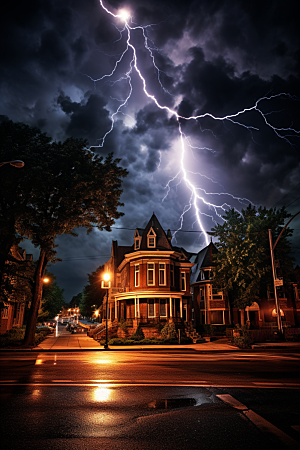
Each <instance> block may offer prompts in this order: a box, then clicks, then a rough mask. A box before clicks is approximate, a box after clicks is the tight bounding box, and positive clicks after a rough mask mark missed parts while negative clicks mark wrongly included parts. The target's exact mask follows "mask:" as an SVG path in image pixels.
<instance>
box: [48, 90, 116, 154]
mask: <svg viewBox="0 0 300 450" xmlns="http://www.w3.org/2000/svg"><path fill="white" fill-rule="evenodd" d="M86 97H87V98H86V99H84V101H82V102H81V103H78V102H72V100H71V99H70V97H69V96H65V95H63V94H60V95H59V97H58V99H57V103H58V104H59V105H60V106H61V109H62V111H64V112H65V113H66V114H67V115H68V116H69V117H70V121H69V123H68V125H67V126H66V130H65V131H66V134H67V135H68V136H73V137H78V138H84V139H88V140H89V142H90V145H91V144H96V143H97V140H98V139H99V138H101V136H103V135H104V134H105V132H106V130H107V129H109V128H110V124H111V122H110V119H109V111H108V110H107V109H105V106H106V102H105V100H104V99H103V98H102V97H100V96H99V95H96V94H91V95H87V96H86Z"/></svg>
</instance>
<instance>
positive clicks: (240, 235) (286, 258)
mask: <svg viewBox="0 0 300 450" xmlns="http://www.w3.org/2000/svg"><path fill="white" fill-rule="evenodd" d="M288 217H290V214H288V213H287V211H286V210H285V208H284V207H282V208H281V209H278V210H277V209H276V208H274V209H273V208H271V209H269V210H268V209H266V208H265V207H259V208H258V209H256V207H255V206H251V205H249V206H248V208H247V209H246V210H242V211H241V213H239V212H237V211H236V210H234V209H230V210H229V211H227V212H226V213H225V215H224V217H223V218H224V220H225V222H224V224H223V225H216V226H215V227H214V228H212V231H211V232H210V233H209V234H210V235H212V236H214V237H215V238H217V239H218V241H217V242H216V243H215V245H216V247H217V248H218V250H219V251H218V253H217V254H216V256H215V258H214V264H215V268H214V278H213V279H214V286H215V287H216V288H217V289H219V290H223V291H225V292H228V295H229V300H230V303H231V305H233V306H236V307H237V308H239V309H244V308H245V307H246V306H250V305H251V304H252V303H253V302H254V301H255V300H257V299H258V298H259V297H260V296H262V295H265V293H266V290H267V286H268V285H270V284H271V283H272V268H271V257H270V245H269V236H268V230H269V229H271V230H272V233H273V235H274V236H278V235H279V233H280V231H281V230H282V228H283V225H284V221H285V219H287V218H288ZM291 235H292V230H291V229H288V228H287V229H286V231H285V232H284V234H283V236H282V238H281V239H280V241H279V242H278V245H277V247H276V255H277V259H279V260H280V261H281V267H282V270H283V276H284V278H285V281H289V280H290V276H291V274H292V271H293V258H292V257H291V247H290V244H289V241H288V237H290V236H291Z"/></svg>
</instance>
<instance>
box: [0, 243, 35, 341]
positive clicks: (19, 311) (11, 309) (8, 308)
mask: <svg viewBox="0 0 300 450" xmlns="http://www.w3.org/2000/svg"><path fill="white" fill-rule="evenodd" d="M15 261H31V262H32V255H30V254H28V255H26V250H23V249H22V248H21V247H19V246H18V245H13V246H12V248H11V250H10V254H9V259H8V263H11V264H13V263H14V262H15ZM26 302H27V298H26V295H25V293H24V294H22V293H21V294H20V293H18V296H17V297H16V296H15V295H14V293H12V294H11V296H10V297H9V298H8V299H6V300H2V301H0V314H1V319H0V334H4V333H6V331H9V330H11V329H12V328H13V327H22V326H23V322H24V314H25V306H26Z"/></svg>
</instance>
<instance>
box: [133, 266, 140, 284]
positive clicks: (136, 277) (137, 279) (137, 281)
mask: <svg viewBox="0 0 300 450" xmlns="http://www.w3.org/2000/svg"><path fill="white" fill-rule="evenodd" d="M139 285H140V265H139V264H136V265H135V266H134V286H135V287H137V286H139Z"/></svg>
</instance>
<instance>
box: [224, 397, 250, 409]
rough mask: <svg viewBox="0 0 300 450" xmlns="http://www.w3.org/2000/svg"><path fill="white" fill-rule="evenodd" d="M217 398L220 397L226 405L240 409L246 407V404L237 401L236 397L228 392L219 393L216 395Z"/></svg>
mask: <svg viewBox="0 0 300 450" xmlns="http://www.w3.org/2000/svg"><path fill="white" fill-rule="evenodd" d="M217 397H218V398H219V399H221V400H222V401H223V402H224V403H228V405H230V406H232V407H233V408H235V409H241V410H242V411H244V410H246V409H248V407H247V406H245V405H243V403H241V402H239V401H238V400H237V399H236V398H234V397H232V395H229V394H219V395H217Z"/></svg>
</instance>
